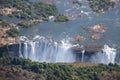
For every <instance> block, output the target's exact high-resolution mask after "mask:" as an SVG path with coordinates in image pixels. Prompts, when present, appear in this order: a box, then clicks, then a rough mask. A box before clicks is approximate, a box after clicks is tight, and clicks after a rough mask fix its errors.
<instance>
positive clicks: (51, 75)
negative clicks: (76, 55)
mask: <svg viewBox="0 0 120 80" xmlns="http://www.w3.org/2000/svg"><path fill="white" fill-rule="evenodd" d="M0 64H1V66H0V69H1V70H0V73H1V72H2V71H3V70H4V71H6V70H5V69H3V67H9V68H11V67H12V70H9V71H8V73H9V74H7V76H6V78H5V80H6V79H7V77H8V76H9V77H10V76H11V78H12V77H13V76H14V77H17V75H19V74H23V72H24V71H27V72H28V71H29V72H30V73H29V74H33V73H34V75H33V76H34V79H35V80H118V79H119V78H120V66H118V65H117V64H111V63H110V64H109V65H103V64H99V65H93V66H89V65H86V66H82V65H84V64H85V63H84V64H83V63H73V64H63V63H57V64H54V63H39V62H32V61H31V60H29V59H22V58H17V57H4V56H3V57H1V58H0ZM16 68H18V69H17V70H16ZM13 70H14V71H13ZM31 72H32V73H31ZM11 74H12V75H11ZM36 74H37V75H36ZM3 76H5V75H3ZM3 76H0V78H1V79H2V78H3ZM28 76H29V75H28ZM22 77H27V74H26V75H22ZM29 78H30V77H29ZM31 78H32V79H33V77H31ZM14 79H15V78H14ZM32 79H29V80H32Z"/></svg>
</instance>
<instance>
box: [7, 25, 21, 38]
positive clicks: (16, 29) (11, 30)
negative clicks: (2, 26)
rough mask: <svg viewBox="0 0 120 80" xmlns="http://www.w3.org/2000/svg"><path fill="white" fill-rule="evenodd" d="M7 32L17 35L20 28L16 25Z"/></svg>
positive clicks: (13, 35) (12, 35) (10, 34)
mask: <svg viewBox="0 0 120 80" xmlns="http://www.w3.org/2000/svg"><path fill="white" fill-rule="evenodd" d="M7 34H8V35H9V36H11V37H17V36H18V34H19V29H18V28H16V27H12V28H11V29H10V30H8V31H7Z"/></svg>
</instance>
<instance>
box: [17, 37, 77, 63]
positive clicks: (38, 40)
mask: <svg viewBox="0 0 120 80" xmlns="http://www.w3.org/2000/svg"><path fill="white" fill-rule="evenodd" d="M19 39H20V41H21V44H23V50H22V48H21V47H22V46H21V44H19V55H20V57H24V58H29V59H31V60H33V61H39V62H74V61H75V57H74V55H73V54H72V53H71V50H70V48H71V47H72V45H71V44H70V43H69V40H66V39H63V40H61V42H60V43H57V42H54V41H52V40H51V39H49V40H48V39H46V38H44V37H42V36H36V37H34V38H33V39H32V40H29V39H28V38H27V37H25V36H21V37H20V38H19ZM22 42H23V43H22Z"/></svg>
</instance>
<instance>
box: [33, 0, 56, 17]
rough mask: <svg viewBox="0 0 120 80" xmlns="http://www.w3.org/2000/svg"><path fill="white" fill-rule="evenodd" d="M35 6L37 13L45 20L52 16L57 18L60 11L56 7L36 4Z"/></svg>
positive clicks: (40, 3)
mask: <svg viewBox="0 0 120 80" xmlns="http://www.w3.org/2000/svg"><path fill="white" fill-rule="evenodd" d="M34 6H35V13H36V14H37V15H39V16H41V17H43V18H45V19H46V18H48V17H49V16H51V15H52V16H55V15H56V14H57V13H58V10H57V8H56V6H55V5H50V4H46V3H42V2H36V3H35V4H34Z"/></svg>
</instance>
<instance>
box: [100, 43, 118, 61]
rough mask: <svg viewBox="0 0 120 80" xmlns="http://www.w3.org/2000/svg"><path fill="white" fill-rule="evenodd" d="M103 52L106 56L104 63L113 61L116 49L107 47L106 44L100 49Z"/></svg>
mask: <svg viewBox="0 0 120 80" xmlns="http://www.w3.org/2000/svg"><path fill="white" fill-rule="evenodd" d="M102 51H103V53H104V54H105V56H107V57H106V61H105V62H106V63H115V57H116V53H117V52H116V49H114V48H111V47H109V46H108V45H106V44H105V45H104V48H103V49H102Z"/></svg>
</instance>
